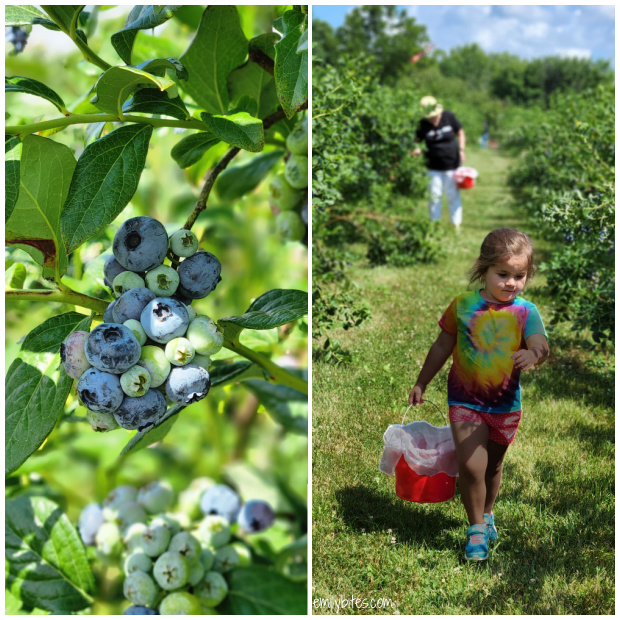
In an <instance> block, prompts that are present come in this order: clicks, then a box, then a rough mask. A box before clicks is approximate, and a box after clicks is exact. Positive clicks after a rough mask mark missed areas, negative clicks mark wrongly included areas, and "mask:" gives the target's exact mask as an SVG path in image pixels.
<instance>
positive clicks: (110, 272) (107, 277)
mask: <svg viewBox="0 0 620 620" xmlns="http://www.w3.org/2000/svg"><path fill="white" fill-rule="evenodd" d="M123 271H127V269H125V267H123V266H122V265H121V264H120V263H119V262H118V261H117V260H116V259H115V258H114V256H110V258H108V259H107V260H106V262H105V264H104V265H103V282H104V284H105V285H106V286H107V287H109V288H110V289H112V283H113V282H114V278H116V276H117V275H119V274H120V273H123Z"/></svg>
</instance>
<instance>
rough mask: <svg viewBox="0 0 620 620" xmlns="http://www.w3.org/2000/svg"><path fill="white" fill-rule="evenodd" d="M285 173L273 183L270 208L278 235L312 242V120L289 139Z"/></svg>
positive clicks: (279, 174)
mask: <svg viewBox="0 0 620 620" xmlns="http://www.w3.org/2000/svg"><path fill="white" fill-rule="evenodd" d="M286 148H287V149H288V151H289V152H288V153H287V156H286V163H285V165H284V171H283V172H279V173H278V174H277V175H275V176H274V177H273V179H272V181H271V183H270V184H269V197H270V201H269V202H270V205H271V210H272V212H273V214H274V215H275V216H276V228H277V231H278V233H279V234H280V235H281V236H282V237H283V238H284V239H286V240H288V241H305V243H306V245H307V239H308V119H307V118H304V119H302V120H301V121H299V122H298V123H297V124H296V125H295V127H293V129H292V131H291V133H290V134H289V135H288V136H287V138H286Z"/></svg>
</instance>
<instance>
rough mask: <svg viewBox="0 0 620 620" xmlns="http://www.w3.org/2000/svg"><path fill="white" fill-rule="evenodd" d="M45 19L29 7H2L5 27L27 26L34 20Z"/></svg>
mask: <svg viewBox="0 0 620 620" xmlns="http://www.w3.org/2000/svg"><path fill="white" fill-rule="evenodd" d="M37 17H38V18H40V19H45V15H43V13H41V11H39V9H37V8H35V7H34V6H31V5H22V6H17V5H14V4H5V5H4V25H5V26H27V25H29V24H31V23H32V20H33V19H35V18H37Z"/></svg>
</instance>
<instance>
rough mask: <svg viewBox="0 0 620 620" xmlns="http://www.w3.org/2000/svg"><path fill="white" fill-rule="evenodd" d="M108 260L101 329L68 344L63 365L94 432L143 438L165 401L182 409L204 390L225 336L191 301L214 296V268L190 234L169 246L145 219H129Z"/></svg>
mask: <svg viewBox="0 0 620 620" xmlns="http://www.w3.org/2000/svg"><path fill="white" fill-rule="evenodd" d="M113 253H114V256H111V257H110V258H109V259H108V260H107V261H106V263H105V266H104V281H105V284H106V286H109V287H110V289H111V290H112V293H113V295H114V296H115V297H116V299H115V300H114V301H112V302H111V303H110V304H109V306H108V307H107V309H106V311H105V312H104V314H103V323H101V324H99V325H97V326H96V327H95V328H94V329H93V330H92V331H91V332H86V331H75V332H72V333H71V334H70V335H69V336H68V337H67V339H66V340H65V342H64V343H63V344H62V345H61V348H60V357H61V360H62V363H63V365H64V369H65V372H66V373H67V374H68V375H69V376H70V377H72V378H73V379H76V380H77V381H78V383H77V394H78V397H79V399H80V401H81V402H82V403H83V405H84V406H85V407H86V408H87V410H88V412H87V417H88V420H89V422H90V423H91V426H92V428H93V429H94V430H97V431H110V430H114V429H116V428H119V427H122V428H125V429H127V430H144V429H146V428H148V427H149V426H154V425H155V424H156V423H157V422H158V421H159V420H160V419H161V418H162V417H163V416H164V414H165V413H166V409H167V406H168V403H167V400H166V399H168V400H169V401H170V402H171V403H177V404H185V405H189V404H191V403H195V402H197V401H199V400H201V399H203V398H204V397H205V396H206V395H207V393H208V392H209V388H210V387H211V379H210V377H209V372H208V370H209V366H210V365H211V356H212V355H214V354H215V353H217V352H218V351H219V350H220V349H221V347H222V344H223V342H224V337H223V334H222V333H221V332H219V331H218V329H217V326H216V324H215V322H214V321H213V320H212V319H210V318H209V317H208V316H204V315H203V316H197V315H196V312H195V311H194V309H193V308H192V306H191V303H192V301H193V300H194V299H202V298H204V297H206V296H207V295H208V294H209V293H211V292H212V291H213V290H214V289H215V287H216V286H217V283H218V282H219V281H220V280H221V279H222V278H221V276H220V272H221V265H220V262H219V260H218V259H217V258H216V257H215V256H214V255H213V254H211V253H209V252H205V251H202V250H198V239H197V238H196V235H194V233H192V232H191V231H189V230H183V229H182V230H179V231H177V232H175V233H174V234H172V235H171V236H170V238H168V234H167V232H166V229H165V228H164V227H163V225H162V224H161V223H160V222H158V221H157V220H155V219H154V218H152V217H134V218H131V219H128V220H126V221H125V222H124V223H123V224H122V225H121V226H120V227H119V229H118V231H117V232H116V235H115V236H114V242H113ZM166 259H168V261H169V262H170V264H169V265H167V264H164V261H165V260H166Z"/></svg>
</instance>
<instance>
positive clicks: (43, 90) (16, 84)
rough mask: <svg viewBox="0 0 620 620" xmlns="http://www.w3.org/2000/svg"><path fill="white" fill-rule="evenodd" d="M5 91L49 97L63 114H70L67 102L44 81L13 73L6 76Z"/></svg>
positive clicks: (48, 99)
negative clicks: (66, 105)
mask: <svg viewBox="0 0 620 620" xmlns="http://www.w3.org/2000/svg"><path fill="white" fill-rule="evenodd" d="M4 92H5V93H26V94H28V95H35V96H36V97H42V98H43V99H47V101H49V102H50V103H53V104H54V105H55V106H56V107H57V108H58V110H59V111H60V113H61V114H68V111H67V109H66V107H65V102H64V101H63V100H62V99H61V98H60V97H59V96H58V95H57V94H56V93H55V92H54V91H53V90H52V89H51V88H49V87H47V86H46V85H45V84H43V82H38V81H37V80H33V79H31V78H26V77H21V76H19V75H12V76H11V77H5V78H4Z"/></svg>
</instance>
